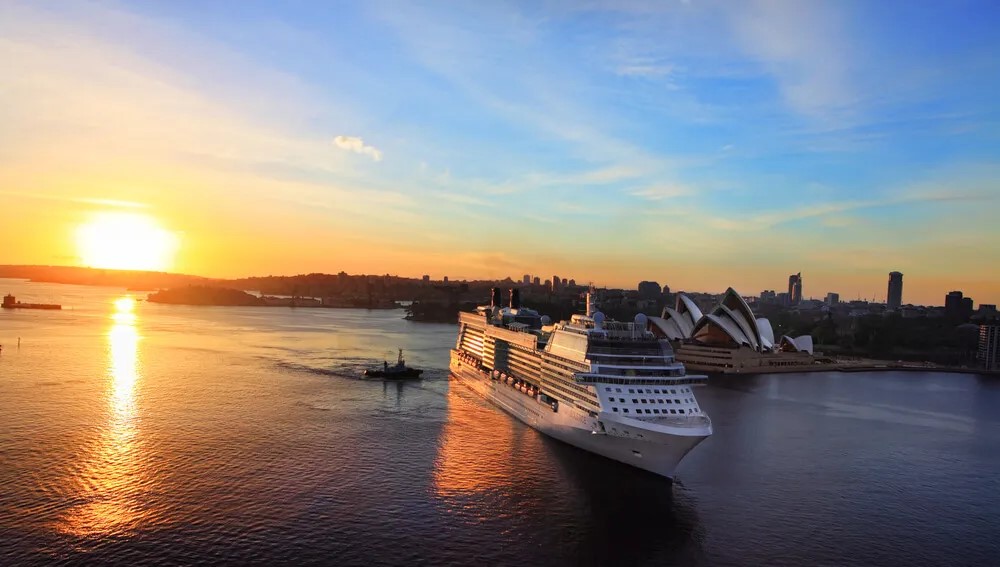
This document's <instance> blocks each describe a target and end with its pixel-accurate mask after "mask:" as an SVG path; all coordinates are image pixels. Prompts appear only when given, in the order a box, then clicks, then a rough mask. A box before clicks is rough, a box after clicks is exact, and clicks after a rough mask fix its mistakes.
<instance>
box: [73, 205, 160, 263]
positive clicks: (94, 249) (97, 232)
mask: <svg viewBox="0 0 1000 567" xmlns="http://www.w3.org/2000/svg"><path fill="white" fill-rule="evenodd" d="M75 236H76V246H77V252H78V254H79V256H80V260H81V262H82V263H83V264H84V265H85V266H88V267H91V268H105V269H111V270H153V271H166V270H169V269H170V268H171V267H172V266H173V263H174V255H175V254H176V252H177V248H178V246H179V241H178V238H177V235H176V234H174V233H173V232H170V231H168V230H166V229H164V228H162V227H161V226H160V225H159V223H157V221H156V220H155V219H153V218H152V217H150V216H148V215H144V214H138V213H124V212H113V213H112V212H104V213H95V214H94V215H93V216H92V217H91V218H90V220H89V221H87V222H86V223H84V224H82V225H80V226H79V227H77V229H76V234H75Z"/></svg>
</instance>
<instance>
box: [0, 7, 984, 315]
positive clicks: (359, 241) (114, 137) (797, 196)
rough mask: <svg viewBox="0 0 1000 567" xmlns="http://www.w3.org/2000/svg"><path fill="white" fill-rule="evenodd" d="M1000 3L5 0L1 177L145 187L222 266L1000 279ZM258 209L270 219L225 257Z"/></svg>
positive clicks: (255, 220) (766, 281)
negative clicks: (243, 251) (195, 207)
mask: <svg viewBox="0 0 1000 567" xmlns="http://www.w3.org/2000/svg"><path fill="white" fill-rule="evenodd" d="M997 29H1000V7H998V6H997V4H996V3H991V2H962V1H958V2H948V3H931V2H889V1H882V2H847V1H845V2H793V1H784V2H778V1H770V2H767V1H762V2H758V1H747V2H711V1H699V0H690V1H680V0H678V1H664V2H628V1H619V2H603V1H593V2H571V1H565V2H564V1H554V2H525V3H506V2H478V3H468V2H467V3H458V2H454V3H443V2H426V3H423V2H422V3H410V2H405V3H404V2H363V3H346V2H345V3H332V2H282V3H271V2H235V1H234V2H137V3H129V2H122V3H119V2H93V3H58V2H55V3H9V4H6V5H5V6H4V7H2V8H0V61H2V62H0V70H3V71H5V75H6V76H7V77H8V80H7V88H6V89H3V90H2V91H0V102H3V103H4V106H5V107H6V109H7V110H6V111H4V110H0V120H2V121H7V122H8V124H9V126H10V127H9V128H4V130H5V132H0V165H4V166H6V167H7V173H6V175H4V174H0V181H3V182H4V187H3V188H0V192H4V191H5V192H6V193H7V198H8V199H20V200H23V202H24V206H25V207H30V206H31V203H33V202H34V203H37V202H39V197H40V196H41V197H42V198H44V199H50V198H54V199H69V198H73V199H76V200H79V199H80V198H82V197H85V198H88V199H116V200H125V201H131V202H137V203H139V204H141V205H143V206H148V207H150V208H151V209H152V210H154V211H157V212H158V213H161V214H162V215H163V216H164V218H166V219H169V222H168V224H171V225H172V226H173V227H174V228H175V229H176V230H178V231H179V232H181V233H183V234H185V235H187V236H188V237H187V238H186V239H185V240H186V241H187V242H188V243H189V245H188V246H187V256H185V255H184V254H185V252H184V250H183V249H182V251H181V256H182V257H181V259H180V261H179V268H182V269H186V270H188V271H196V272H199V273H209V274H210V275H237V272H238V273H241V274H242V273H260V272H273V273H296V272H300V271H311V270H317V271H337V270H340V269H345V270H347V271H349V272H378V273H383V272H386V271H388V272H396V273H401V274H403V275H420V273H424V272H430V273H432V274H433V275H435V276H440V275H446V274H447V275H451V276H452V277H470V278H471V277H486V276H489V277H495V276H501V277H502V276H505V275H512V276H518V275H520V274H522V273H539V274H551V273H560V274H568V275H573V276H575V277H577V278H578V279H581V280H593V281H595V282H596V283H599V284H611V285H628V286H631V285H633V284H634V282H635V281H637V280H638V279H657V280H659V281H661V283H670V284H671V286H672V287H674V288H686V289H705V290H716V291H719V290H721V289H724V288H725V287H727V286H729V285H734V286H736V287H737V289H739V290H740V291H741V292H742V293H744V294H752V293H757V292H758V291H759V290H760V289H763V288H768V289H770V288H781V287H782V285H783V282H784V281H785V278H786V277H787V274H788V273H792V272H798V271H802V272H804V274H805V275H806V280H805V281H806V284H807V291H806V295H807V296H808V295H814V296H822V295H823V294H825V293H826V292H827V291H837V292H840V293H842V294H843V295H845V296H851V297H852V296H854V295H855V294H860V295H864V296H872V295H876V294H877V295H880V296H882V297H884V294H885V279H886V278H887V273H888V272H889V271H891V270H900V271H902V272H904V273H905V274H907V279H906V289H907V290H912V296H909V297H905V298H904V300H911V301H920V302H927V303H932V302H937V303H940V299H938V298H939V297H943V295H944V293H945V292H947V291H948V290H950V289H965V290H966V291H967V292H968V293H969V294H970V295H974V296H976V297H977V301H988V302H994V303H995V302H997V301H1000V282H998V279H1000V278H998V277H997V276H998V272H1000V270H998V268H997V266H998V261H1000V246H998V245H997V243H998V236H1000V229H998V228H997V226H996V225H997V223H996V218H997V210H998V204H1000V187H998V181H997V180H998V175H997V174H998V173H1000V161H998V157H1000V151H998V149H1000V145H998V143H1000V129H998V125H1000V105H998V104H997V102H996V101H997V100H998V94H1000V88H998V87H1000V63H998V62H997V61H998V57H997V55H998V53H1000V50H998V49H1000V34H997V33H996V30H997ZM5 52H6V53H5ZM81 147H86V151H81V150H79V149H78V148H81ZM75 148H76V149H75ZM74 149H75V150H74ZM68 154H75V157H67V155H68ZM81 156H85V157H81ZM41 164H46V165H47V166H48V167H46V168H45V172H44V173H39V170H40V168H41ZM53 164H55V165H56V167H52V166H53ZM53 169H56V170H59V171H62V172H64V173H67V174H69V173H72V174H73V175H75V176H76V178H77V179H83V178H85V179H87V183H86V188H85V189H80V188H79V187H73V186H72V184H71V183H70V182H69V181H67V180H66V178H65V177H63V178H58V177H57V176H56V173H53V172H52V171H51V170H53ZM142 172H145V174H146V175H142ZM167 178H171V179H173V180H174V182H172V183H167V182H165V181H164V179H167ZM81 191H82V192H81ZM195 196H196V198H197V199H198V200H199V202H202V203H204V206H203V207H199V209H203V210H202V211H201V214H202V215H203V217H204V218H201V217H199V211H190V210H188V211H184V210H183V207H182V206H181V203H182V201H184V199H185V198H194V197H195ZM234 201H238V202H239V203H241V205H240V206H239V207H233V206H232V204H233V202H234ZM384 219H389V220H390V222H389V223H387V225H386V223H382V221H383V220H384ZM53 222H54V221H53ZM380 223H382V224H383V226H381V227H380V226H379V225H380ZM248 225H250V226H253V227H260V226H270V227H274V231H276V232H281V233H282V235H283V236H281V237H280V238H278V237H272V239H271V240H275V239H277V240H282V243H283V244H282V246H277V245H275V246H274V247H269V245H267V244H266V243H264V244H260V245H259V246H258V247H257V248H258V250H260V253H259V254H257V255H255V256H251V255H244V256H241V259H243V260H245V261H246V262H249V261H250V260H251V258H252V259H253V261H254V262H256V264H255V265H246V264H243V265H239V266H236V265H231V264H232V263H231V262H230V263H227V262H228V261H229V258H230V257H231V256H232V254H230V253H229V252H227V250H228V249H227V246H235V245H236V243H238V242H241V241H242V242H246V241H247V239H253V238H261V236H260V230H249V229H247V228H246V227H247V226H248ZM220 227H224V228H220ZM293 227H294V228H293ZM211 228H215V229H216V230H223V231H225V232H226V233H227V234H231V235H232V242H229V243H228V244H219V245H217V246H214V247H211V246H206V247H203V248H205V249H202V250H194V249H193V248H196V247H197V246H196V243H197V242H199V241H205V240H208V239H209V238H210V236H211V235H210V234H209V232H210V229H211ZM329 241H336V242H340V243H342V244H343V246H340V247H338V246H333V245H331V244H329ZM320 242H327V244H318V243H320ZM347 245H351V246H353V247H354V248H353V249H352V250H353V251H351V250H347V249H346V248H345V247H346V246H347ZM310 246H312V247H313V248H314V249H313V250H312V251H310V250H309V247H310ZM290 247H291V248H294V249H295V252H294V253H289V252H288V249H289V248H290ZM359 250H363V253H361V252H359ZM213 254H215V255H216V256H213ZM18 259H20V258H18ZM223 259H225V260H226V261H221V260H223ZM46 260H47V259H46V258H40V259H39V258H36V259H34V260H33V261H46ZM810 284H812V285H813V286H815V287H813V288H812V289H808V287H809V286H810Z"/></svg>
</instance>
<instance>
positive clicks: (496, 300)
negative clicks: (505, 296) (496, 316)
mask: <svg viewBox="0 0 1000 567" xmlns="http://www.w3.org/2000/svg"><path fill="white" fill-rule="evenodd" d="M501 305H502V301H501V299H500V288H498V287H495V288H493V291H492V292H491V294H490V307H500V306H501Z"/></svg>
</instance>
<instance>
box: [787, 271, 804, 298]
mask: <svg viewBox="0 0 1000 567" xmlns="http://www.w3.org/2000/svg"><path fill="white" fill-rule="evenodd" d="M800 301H802V272H799V273H797V274H792V275H790V276H788V304H789V305H798V303H799V302H800Z"/></svg>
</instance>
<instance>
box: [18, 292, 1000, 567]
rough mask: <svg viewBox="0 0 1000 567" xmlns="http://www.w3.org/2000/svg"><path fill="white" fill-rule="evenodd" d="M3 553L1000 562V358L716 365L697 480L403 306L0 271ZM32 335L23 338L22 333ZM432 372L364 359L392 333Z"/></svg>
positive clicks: (123, 557) (349, 561) (55, 557)
mask: <svg viewBox="0 0 1000 567" xmlns="http://www.w3.org/2000/svg"><path fill="white" fill-rule="evenodd" d="M0 292H2V293H7V292H11V293H13V294H14V295H16V296H18V298H19V299H21V300H22V301H32V302H39V303H61V304H63V306H64V310H63V311H52V312H46V311H30V310H8V311H6V312H0V344H2V345H3V351H2V353H0V564H3V565H14V564H52V563H64V564H78V563H87V564H101V563H104V564H126V563H127V564H219V563H239V564H247V563H268V564H273V563H298V564H336V565H423V564H427V565H430V564H435V565H437V564H453V565H470V564H483V565H540V564H546V565H561V564H574V565H589V564H593V565H673V564H676V565H763V564H767V565H907V564H910V565H917V564H935V565H945V564H949V565H993V564H995V560H996V557H998V556H1000V541H998V540H997V538H996V532H997V528H998V526H1000V380H997V379H995V378H994V379H990V378H983V377H977V376H975V375H957V374H956V375H949V374H938V373H913V372H908V373H899V374H896V373H891V372H888V373H856V374H841V373H829V374H808V375H795V374H782V375H770V376H758V377H726V378H713V379H712V380H711V383H710V385H709V386H708V387H706V388H703V389H701V390H700V391H699V392H698V399H699V402H700V403H701V406H702V407H703V408H704V409H705V411H706V412H707V413H708V414H709V415H710V416H711V417H712V419H713V421H714V424H715V434H714V435H713V436H712V437H711V438H710V439H708V440H707V441H705V442H704V443H702V444H701V445H700V446H699V447H697V448H696V449H695V450H694V451H693V452H692V453H691V454H690V455H689V456H688V457H687V458H686V459H685V460H684V461H683V462H682V463H681V465H680V467H679V469H678V476H679V478H678V481H677V482H676V483H675V484H674V485H672V486H671V485H669V484H667V483H666V482H664V481H663V479H661V478H659V477H656V476H653V475H651V474H648V473H644V472H642V471H638V470H635V469H631V468H629V467H626V466H623V465H620V464H617V463H614V462H611V461H607V460H604V459H602V458H599V457H595V456H592V455H589V454H587V453H584V452H581V451H580V450H577V449H575V448H572V447H568V446H565V445H562V444H560V443H558V442H556V441H553V440H551V439H548V438H546V437H543V436H541V435H540V434H538V433H537V432H535V431H533V430H531V429H529V428H527V427H526V426H524V425H523V424H521V423H520V422H517V421H516V420H514V419H512V418H510V417H508V416H507V415H505V414H503V413H501V412H499V411H498V410H496V409H495V408H493V407H492V406H489V405H487V404H486V403H485V402H482V401H480V400H479V399H478V398H476V397H475V396H474V395H473V394H472V393H471V392H469V391H468V390H466V389H465V388H464V387H463V386H462V385H461V384H459V383H456V382H454V381H451V380H449V377H448V371H447V366H448V349H449V348H450V347H451V346H452V345H453V343H454V337H455V330H456V328H455V326H453V325H436V324H421V323H413V322H409V321H405V320H403V319H402V318H401V315H402V313H401V312H399V311H364V310H348V309H342V310H341V309H331V310H310V309H298V310H295V309H287V310H286V309H278V308H212V307H183V306H170V305H155V304H147V303H144V302H141V301H140V302H135V303H132V302H129V301H127V300H126V301H120V300H121V299H122V298H123V297H127V296H128V295H129V294H128V293H124V292H122V291H120V290H115V289H107V288H87V287H77V286H67V285H50V284H36V283H25V282H21V281H12V280H0ZM18 337H20V338H21V346H20V348H18V347H17V346H16V345H17V339H18ZM396 348H403V349H404V351H405V354H406V356H407V361H408V362H409V363H410V364H411V365H413V366H416V367H420V368H425V369H426V372H425V374H424V376H425V378H424V379H423V380H422V381H418V382H413V383H398V384H396V383H384V382H382V381H378V380H373V381H367V380H359V379H358V377H359V375H360V373H361V370H363V369H364V368H365V367H366V366H367V365H370V364H381V361H382V359H390V360H391V359H392V358H393V357H394V356H395V349H396Z"/></svg>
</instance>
